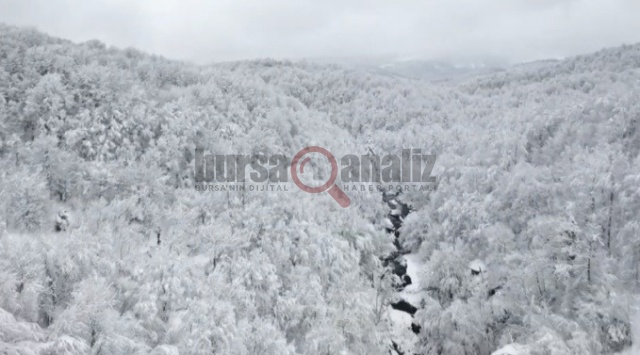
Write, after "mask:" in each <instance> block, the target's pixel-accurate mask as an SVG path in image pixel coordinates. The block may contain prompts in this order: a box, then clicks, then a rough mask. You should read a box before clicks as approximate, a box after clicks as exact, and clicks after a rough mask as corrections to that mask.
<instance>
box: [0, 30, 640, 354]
mask: <svg viewBox="0 0 640 355" xmlns="http://www.w3.org/2000/svg"><path fill="white" fill-rule="evenodd" d="M638 97H640V45H633V46H625V47H619V48H611V49H605V50H602V51H599V52H597V53H594V54H590V55H584V56H579V57H575V58H570V59H567V60H564V61H559V62H539V63H537V64H536V65H523V66H516V67H513V68H511V69H509V70H506V71H504V72H500V73H495V74H491V75H484V76H482V77H478V78H475V79H474V78H470V79H468V80H466V81H463V82H462V83H460V84H456V85H453V84H451V83H449V84H447V85H444V84H437V83H428V82H426V81H417V80H409V79H403V78H400V77H394V76H389V75H381V74H380V73H376V72H366V71H362V70H351V69H344V68H342V67H339V66H331V65H320V64H309V63H294V62H286V61H275V60H259V61H245V62H234V63H225V64H216V65H207V66H196V65H191V64H186V63H181V62H175V61H170V60H167V59H164V58H162V57H158V56H154V55H149V54H145V53H142V52H140V51H137V50H135V49H124V50H121V49H116V48H108V47H107V46H105V45H104V44H103V43H101V42H98V41H90V42H87V43H81V44H74V43H71V42H69V41H66V40H61V39H57V38H52V37H49V36H47V35H45V34H42V33H39V32H36V31H34V30H28V29H21V28H15V27H9V26H4V25H0V353H7V354H89V353H91V354H101V355H111V354H114V355H116V354H118V355H120V354H264V355H270V354H273V355H283V354H327V355H328V354H390V353H391V354H398V353H403V354H407V355H408V354H424V355H436V354H454V355H456V354H480V355H489V354H492V353H494V352H495V353H494V354H510V353H513V352H514V351H515V352H516V353H517V351H520V352H521V353H531V354H610V353H615V352H621V351H630V350H629V349H631V346H636V345H637V344H632V340H633V339H632V333H633V331H632V328H631V321H632V319H631V318H634V317H633V316H632V315H633V314H637V311H636V310H635V308H634V306H635V305H636V304H637V300H636V299H635V295H637V293H638V290H639V289H640V222H639V218H640V188H639V187H638V186H640V185H639V183H640V101H639V100H638ZM307 146H322V147H326V148H327V149H329V150H330V151H331V152H332V153H333V154H334V155H335V156H344V155H346V154H354V155H357V156H367V157H371V156H374V155H378V156H382V155H385V154H399V152H400V151H401V150H402V148H407V149H420V150H421V151H422V152H429V153H430V154H436V155H437V161H436V164H435V168H434V172H433V173H434V175H435V176H436V177H437V186H436V187H435V188H434V189H433V190H431V191H415V190H413V189H409V190H406V191H403V192H402V193H401V194H399V195H398V196H396V197H394V198H395V200H394V201H393V202H392V201H390V200H389V199H387V198H385V199H384V200H383V194H382V192H381V191H375V190H374V191H369V190H367V191H346V193H347V195H348V196H349V198H350V200H351V205H350V207H348V208H341V207H340V206H339V205H338V204H336V202H335V201H334V200H333V199H332V198H331V197H330V196H329V195H328V194H325V193H320V194H309V193H305V192H303V191H301V190H300V189H298V188H296V187H295V185H293V183H289V185H290V186H289V188H288V190H287V191H275V192H256V191H254V192H251V191H239V190H238V191H228V190H227V191H205V192H202V191H199V190H197V189H196V176H195V175H196V174H195V165H196V163H195V159H196V158H195V154H196V153H195V152H196V148H197V147H199V148H201V149H204V150H205V151H207V152H211V153H212V154H219V155H222V154H246V155H251V154H258V153H260V154H265V155H268V156H272V155H275V154H279V155H283V156H286V157H288V158H291V157H293V156H294V155H295V154H296V152H298V151H299V150H300V149H302V148H304V147H307ZM313 168H314V169H315V168H316V167H313ZM343 183H344V182H343V181H342V178H341V177H340V176H338V182H337V184H338V185H339V186H343ZM385 196H386V195H385ZM403 208H404V209H403ZM405 275H406V276H407V277H404V276H405ZM409 279H411V284H409V283H408V281H409ZM402 301H404V302H402ZM406 304H409V306H411V307H414V308H415V309H412V308H411V307H409V306H407V305H406ZM403 307H404V309H409V310H412V312H410V313H413V314H410V313H407V312H406V311H398V308H403ZM403 312H404V313H403ZM636 340H637V341H640V339H636ZM500 349H501V350H500ZM514 349H515V350H514Z"/></svg>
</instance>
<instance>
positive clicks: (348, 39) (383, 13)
mask: <svg viewBox="0 0 640 355" xmlns="http://www.w3.org/2000/svg"><path fill="white" fill-rule="evenodd" d="M639 19H640V0H422V1H418V0H415V1H414V0H315V1H305V0H210V1H206V0H91V1H89V0H0V22H4V23H7V24H12V25H21V26H35V27H37V28H38V29H40V30H42V31H44V32H47V33H49V34H51V35H55V36H58V37H63V38H67V39H71V40H74V41H77V42H79V41H85V40H89V39H99V40H101V41H103V42H105V43H107V44H109V45H115V46H118V47H136V48H139V49H142V50H144V51H147V52H152V53H155V54H161V55H164V56H166V57H169V58H174V59H185V60H190V61H196V62H199V63H205V62H214V61H227V60H236V59H251V58H258V57H260V58H264V57H272V58H291V59H299V58H341V57H342V58H346V57H359V58H362V57H391V58H419V59H436V60H452V61H483V60H485V59H486V58H491V59H494V60H504V61H509V62H521V61H529V60H536V59H543V58H550V57H554V58H561V57H566V56H569V55H573V54H579V53H586V52H591V51H595V50H598V49H600V48H602V47H606V46H616V45H620V44H623V43H635V42H640V20H639Z"/></svg>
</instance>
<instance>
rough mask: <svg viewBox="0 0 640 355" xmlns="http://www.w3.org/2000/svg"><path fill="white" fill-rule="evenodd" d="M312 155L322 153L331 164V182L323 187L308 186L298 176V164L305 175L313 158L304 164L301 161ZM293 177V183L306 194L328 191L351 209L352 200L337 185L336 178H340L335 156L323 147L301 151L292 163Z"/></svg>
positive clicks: (304, 161) (340, 203)
mask: <svg viewBox="0 0 640 355" xmlns="http://www.w3.org/2000/svg"><path fill="white" fill-rule="evenodd" d="M310 153H320V154H322V155H324V156H325V157H326V158H327V159H328V160H329V163H331V176H330V177H329V180H328V181H327V182H326V183H325V184H324V185H322V186H318V187H312V186H307V185H305V184H304V183H303V182H302V181H300V177H299V176H298V169H297V166H298V164H299V163H300V172H301V173H304V165H305V164H306V163H307V162H308V161H309V160H311V158H309V157H307V158H306V159H304V160H302V162H300V159H302V157H304V156H305V155H307V154H310ZM291 177H292V178H293V182H294V183H295V184H296V186H298V187H299V188H300V190H302V191H304V192H308V193H310V194H317V193H320V192H324V191H327V190H328V192H329V195H331V197H333V199H334V200H336V202H338V204H339V205H340V206H342V207H343V208H346V207H349V205H351V199H349V196H347V195H346V194H345V193H344V191H342V189H340V187H338V185H336V184H335V182H336V178H337V177H338V162H337V161H336V158H335V157H334V156H333V154H331V152H329V151H328V150H326V149H324V148H322V147H318V146H313V147H306V148H304V149H302V150H300V151H299V152H298V153H297V154H296V155H295V157H293V160H292V161H291Z"/></svg>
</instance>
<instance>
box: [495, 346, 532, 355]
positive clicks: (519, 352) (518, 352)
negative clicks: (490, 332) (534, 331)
mask: <svg viewBox="0 0 640 355" xmlns="http://www.w3.org/2000/svg"><path fill="white" fill-rule="evenodd" d="M529 354H531V352H530V351H529V347H528V346H525V345H521V344H517V343H514V344H509V345H507V346H505V347H503V348H500V349H498V350H496V351H494V352H493V353H491V355H529Z"/></svg>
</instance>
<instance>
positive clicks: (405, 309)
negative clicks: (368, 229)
mask: <svg viewBox="0 0 640 355" xmlns="http://www.w3.org/2000/svg"><path fill="white" fill-rule="evenodd" d="M398 195H399V194H393V193H385V194H383V196H382V198H383V201H384V202H385V203H387V205H388V206H389V208H390V212H389V215H388V216H387V221H386V222H387V223H386V224H387V226H386V227H387V232H389V233H393V235H394V245H395V250H394V251H393V252H392V253H391V255H389V256H388V257H386V258H385V260H384V262H385V266H386V267H389V268H390V269H391V270H392V271H393V273H394V274H395V275H397V276H398V278H399V280H400V281H399V282H398V283H397V284H396V294H395V296H394V298H393V299H392V302H391V304H390V309H389V312H390V314H391V320H392V322H393V328H394V331H393V340H392V350H391V352H390V353H391V354H392V355H396V354H397V355H410V354H414V349H415V346H416V344H417V342H418V337H417V334H419V333H420V326H419V325H417V324H415V323H414V322H413V316H414V315H415V313H416V312H417V311H418V307H419V305H420V303H421V296H420V292H419V291H420V289H419V285H420V278H419V270H420V268H421V267H420V264H419V262H418V260H419V259H418V258H417V255H415V254H411V253H410V251H408V250H405V249H403V248H402V245H401V243H400V240H399V238H400V228H401V227H402V223H403V221H404V219H405V218H406V217H407V216H408V215H409V213H411V207H410V206H408V205H406V204H404V203H402V202H400V201H399V200H398Z"/></svg>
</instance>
